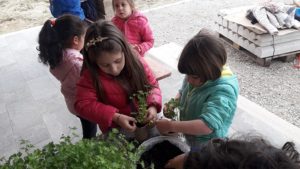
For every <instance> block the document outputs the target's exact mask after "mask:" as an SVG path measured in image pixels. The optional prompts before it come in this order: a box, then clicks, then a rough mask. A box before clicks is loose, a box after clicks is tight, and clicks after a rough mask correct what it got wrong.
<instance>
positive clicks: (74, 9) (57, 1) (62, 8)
mask: <svg viewBox="0 0 300 169" xmlns="http://www.w3.org/2000/svg"><path fill="white" fill-rule="evenodd" d="M49 3H50V12H51V14H52V16H53V17H55V18H58V17H59V16H61V15H63V14H71V15H75V16H78V17H79V18H80V19H81V20H84V19H85V15H84V11H83V9H82V8H81V2H80V0H49Z"/></svg>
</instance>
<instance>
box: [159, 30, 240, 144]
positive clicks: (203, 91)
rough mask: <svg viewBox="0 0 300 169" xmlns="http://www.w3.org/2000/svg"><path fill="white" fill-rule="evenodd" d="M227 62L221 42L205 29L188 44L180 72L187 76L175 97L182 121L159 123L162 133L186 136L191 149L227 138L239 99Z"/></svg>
mask: <svg viewBox="0 0 300 169" xmlns="http://www.w3.org/2000/svg"><path fill="white" fill-rule="evenodd" d="M226 60H227V55H226V50H225V48H224V46H223V44H222V42H220V41H219V39H218V38H217V37H214V36H213V35H211V34H210V33H209V32H208V31H206V30H201V31H200V32H199V33H198V34H197V35H196V36H194V37H193V38H192V39H191V40H190V41H189V42H188V43H187V44H186V46H185V47H184V49H183V51H182V53H181V55H180V58H179V62H178V70H179V72H180V73H183V74H186V77H185V79H184V81H183V85H182V88H181V90H180V91H179V94H177V96H176V98H177V99H179V109H180V121H168V120H158V121H157V122H156V127H157V129H158V130H159V131H160V133H161V134H168V133H171V132H175V133H183V134H184V136H185V138H186V141H187V143H188V144H189V145H190V146H191V147H193V146H198V144H201V143H203V142H207V141H208V140H210V139H211V138H215V137H225V136H226V134H227V131H228V128H229V126H230V124H231V122H232V118H233V116H234V113H235V110H236V105H237V97H238V80H237V77H236V76H235V75H234V74H233V73H232V72H231V71H230V69H229V68H228V67H227V66H226V65H225V64H226Z"/></svg>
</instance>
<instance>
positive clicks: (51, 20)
mask: <svg viewBox="0 0 300 169" xmlns="http://www.w3.org/2000/svg"><path fill="white" fill-rule="evenodd" d="M50 23H51V26H52V27H53V26H55V19H50Z"/></svg>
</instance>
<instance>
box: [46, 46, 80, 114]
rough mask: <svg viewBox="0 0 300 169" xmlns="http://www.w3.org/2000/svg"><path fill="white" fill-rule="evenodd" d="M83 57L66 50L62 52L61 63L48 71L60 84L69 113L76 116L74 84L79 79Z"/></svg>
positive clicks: (75, 52) (76, 51) (76, 52)
mask: <svg viewBox="0 0 300 169" xmlns="http://www.w3.org/2000/svg"><path fill="white" fill-rule="evenodd" d="M82 62H83V57H82V55H81V53H80V52H79V51H78V50H75V49H66V50H64V52H63V60H62V62H61V63H60V64H59V65H58V66H57V67H55V68H54V69H50V72H51V73H52V75H53V76H55V78H56V79H57V80H59V81H60V83H61V93H62V94H63V95H64V97H65V101H66V104H67V107H68V109H69V111H70V112H71V113H73V114H75V115H77V113H76V111H75V109H74V103H75V99H76V98H75V96H76V83H77V82H78V80H79V77H80V71H81V67H82Z"/></svg>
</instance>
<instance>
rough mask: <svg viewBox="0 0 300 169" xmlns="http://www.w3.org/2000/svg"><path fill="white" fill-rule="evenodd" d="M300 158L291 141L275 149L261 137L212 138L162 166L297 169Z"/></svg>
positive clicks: (209, 168) (214, 168)
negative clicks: (196, 148)
mask: <svg viewBox="0 0 300 169" xmlns="http://www.w3.org/2000/svg"><path fill="white" fill-rule="evenodd" d="M287 146H289V147H288V149H286V147H287ZM299 160H300V159H299V153H298V152H297V151H296V150H295V145H294V144H293V143H291V142H287V143H286V144H285V145H284V146H283V147H282V149H278V148H275V147H274V146H272V145H271V144H269V143H268V142H267V141H266V140H264V139H262V138H254V139H249V138H247V139H212V140H210V141H208V143H205V144H203V145H201V147H198V150H196V151H195V150H191V151H190V152H189V153H187V154H182V155H179V156H177V157H175V158H174V159H173V160H170V161H169V162H168V163H167V165H166V166H165V168H174V169H198V168H205V169H299V167H300V164H299V162H300V161H299Z"/></svg>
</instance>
